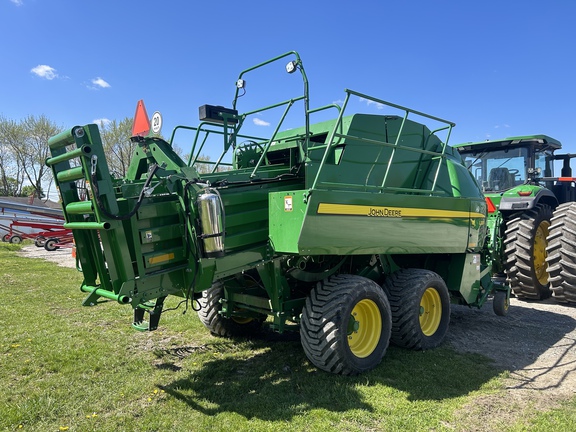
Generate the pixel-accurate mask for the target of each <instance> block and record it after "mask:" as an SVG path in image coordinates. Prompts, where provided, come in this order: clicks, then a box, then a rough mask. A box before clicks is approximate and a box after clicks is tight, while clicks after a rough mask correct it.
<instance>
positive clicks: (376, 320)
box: [348, 299, 382, 358]
mask: <svg viewBox="0 0 576 432" xmlns="http://www.w3.org/2000/svg"><path fill="white" fill-rule="evenodd" d="M381 333H382V316H381V315H380V309H378V305H377V304H376V303H375V302H373V301H372V300H368V299H364V300H360V301H359V302H358V303H356V306H354V309H352V314H351V315H350V323H349V325H348V345H349V347H350V351H352V354H354V355H355V356H356V357H359V358H365V357H368V356H369V355H370V354H372V352H374V350H375V349H376V347H377V346H378V342H380V335H381Z"/></svg>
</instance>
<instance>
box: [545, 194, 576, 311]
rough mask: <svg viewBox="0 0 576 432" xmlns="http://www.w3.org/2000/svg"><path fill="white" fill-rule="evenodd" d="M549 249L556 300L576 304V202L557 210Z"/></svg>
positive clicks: (550, 278) (552, 284)
mask: <svg viewBox="0 0 576 432" xmlns="http://www.w3.org/2000/svg"><path fill="white" fill-rule="evenodd" d="M546 250H547V253H548V257H547V258H546V261H547V263H548V274H549V281H550V288H551V290H552V293H553V295H554V298H555V299H556V300H557V301H559V302H562V303H576V203H565V204H562V205H560V206H558V208H557V209H556V210H555V211H554V216H553V217H552V225H551V226H550V231H549V235H548V248H547V249H546Z"/></svg>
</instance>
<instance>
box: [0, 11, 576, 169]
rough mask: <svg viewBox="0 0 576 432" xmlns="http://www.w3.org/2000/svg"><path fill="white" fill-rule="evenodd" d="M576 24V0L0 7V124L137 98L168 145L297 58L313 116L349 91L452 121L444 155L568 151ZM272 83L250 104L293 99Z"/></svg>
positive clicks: (99, 113) (71, 119)
mask: <svg viewBox="0 0 576 432" xmlns="http://www.w3.org/2000/svg"><path fill="white" fill-rule="evenodd" d="M575 22H576V2H575V1H573V0H547V1H546V2H543V1H534V0H524V1H521V0H508V1H505V0H500V1H493V0H485V1H465V0H458V1H456V0H437V1H432V0H414V1H407V0H405V1H394V2H391V1H385V0H381V1H364V0H357V1H355V2H351V1H341V0H332V1H324V0H317V1H314V0H307V1H302V0H293V1H282V2H279V1H264V0H262V1H250V0H247V1H244V2H238V1H234V2H232V1H227V0H221V1H214V2H207V1H203V2H195V1H170V0H165V1H164V2H159V1H148V0H140V1H119V0H114V1H113V0H99V1H96V0H74V1H73V0H0V23H1V27H0V28H1V29H2V35H3V44H2V45H3V47H2V52H1V56H0V59H1V60H0V115H3V116H5V117H8V118H11V119H15V120H19V119H22V118H24V117H26V116H28V115H40V114H45V115H46V116H48V117H49V118H50V119H52V120H53V121H54V122H55V123H56V124H58V125H61V126H63V127H72V126H74V125H77V124H86V123H91V122H93V121H95V120H98V119H116V120H121V119H123V118H125V117H132V116H133V114H134V110H135V107H136V102H137V101H138V100H139V99H144V101H145V103H146V107H147V109H148V113H149V114H151V113H152V112H154V111H156V110H158V111H160V112H161V113H162V115H163V119H164V126H163V130H162V132H163V134H164V136H167V137H169V136H170V134H171V130H172V128H173V127H174V126H176V125H179V124H184V125H195V124H197V122H198V107H199V106H200V105H203V104H206V103H208V104H214V105H225V106H229V105H230V104H231V100H232V98H233V95H234V91H235V86H234V83H235V81H236V78H237V77H238V74H239V73H240V71H241V70H243V69H245V68H248V67H251V66H253V65H255V64H258V63H260V62H262V61H264V60H267V59H269V58H271V57H274V56H276V55H279V54H282V53H284V52H287V51H292V50H295V51H298V52H299V53H300V55H301V57H302V60H303V63H304V67H305V69H306V72H307V75H308V79H309V82H310V96H311V106H312V107H315V106H321V105H326V104H330V103H333V102H335V101H341V100H342V99H343V98H344V96H345V94H344V89H345V88H349V89H352V90H356V91H358V92H361V93H367V94H370V95H373V96H376V97H378V98H380V99H384V100H387V101H391V102H394V103H397V104H400V105H404V106H408V107H411V108H413V109H416V110H419V111H423V112H426V113H429V114H432V115H435V116H438V117H441V118H445V119H448V120H451V121H453V122H455V123H456V125H457V126H456V128H455V129H454V131H453V133H452V138H451V142H452V143H453V144H455V143H459V142H464V141H479V140H484V139H488V138H492V139H495V138H500V137H506V136H514V135H528V134H540V133H541V134H547V135H550V136H552V137H554V138H556V139H558V140H560V141H561V142H562V143H563V144H564V148H565V150H566V151H568V152H576V128H575V127H574V123H576V105H575V103H574V101H575V99H576V86H575V78H574V77H575V70H576V67H575V57H576V46H575V45H576V25H575V24H574V23H575ZM278 68H279V69H282V70H283V64H281V65H279V66H278ZM272 72H275V71H272ZM295 75H296V74H295ZM278 77H279V75H277V74H275V73H273V74H269V75H264V74H258V75H256V76H255V77H248V76H247V77H246V78H247V83H248V85H247V91H248V93H247V95H246V96H245V98H246V101H249V102H246V103H247V104H248V105H246V106H248V107H249V106H252V105H250V104H252V103H256V105H257V106H261V105H267V104H268V103H273V102H278V101H280V100H283V99H284V98H285V94H288V93H287V92H290V91H292V93H294V94H293V96H298V95H299V94H301V81H298V80H295V79H292V77H293V76H291V75H287V74H286V73H285V72H283V75H282V77H281V79H280V78H278ZM290 80H291V81H290ZM252 89H254V91H253V92H252V91H251V90H252ZM256 89H258V91H256ZM263 89H265V90H263ZM299 92H300V93H299ZM276 95H278V96H276ZM249 97H251V99H248V98H249ZM267 97H269V98H271V99H270V100H265V99H266V98H267ZM242 102H244V100H242ZM260 102H262V103H260ZM350 108H351V109H357V110H358V111H363V112H373V113H378V114H381V113H388V111H387V110H386V109H381V108H382V107H379V106H377V105H375V104H370V105H368V104H367V103H366V101H361V100H360V99H358V98H354V99H353V100H352V101H351V107H350ZM241 111H244V110H243V109H241ZM260 120H261V121H259V122H258V123H259V125H256V124H253V125H251V126H252V127H253V129H254V130H257V132H258V133H260V132H259V130H262V134H263V135H264V136H266V135H269V134H270V133H271V131H272V130H273V128H274V122H273V121H272V119H268V118H266V116H263V117H262V118H261V119H260ZM313 121H314V119H313ZM291 126H295V124H294V125H291ZM259 128H260V129H259ZM180 145H181V146H182V147H184V148H185V149H186V147H187V144H186V143H180ZM218 151H219V149H218ZM209 153H210V154H211V156H212V157H213V158H214V157H215V156H214V155H216V153H217V151H216V149H210V151H209Z"/></svg>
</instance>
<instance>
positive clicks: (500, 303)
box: [492, 291, 510, 316]
mask: <svg viewBox="0 0 576 432" xmlns="http://www.w3.org/2000/svg"><path fill="white" fill-rule="evenodd" d="M492 308H493V310H494V313H495V314H496V315H498V316H506V315H508V309H510V299H509V298H508V295H507V293H506V291H495V292H494V298H493V299H492Z"/></svg>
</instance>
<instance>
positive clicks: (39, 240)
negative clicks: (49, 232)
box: [34, 236, 46, 247]
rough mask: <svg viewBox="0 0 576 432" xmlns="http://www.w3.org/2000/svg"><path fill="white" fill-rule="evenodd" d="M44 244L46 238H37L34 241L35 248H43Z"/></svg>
mask: <svg viewBox="0 0 576 432" xmlns="http://www.w3.org/2000/svg"><path fill="white" fill-rule="evenodd" d="M44 244H46V237H43V236H38V237H36V238H35V239H34V245H35V246H36V247H44Z"/></svg>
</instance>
